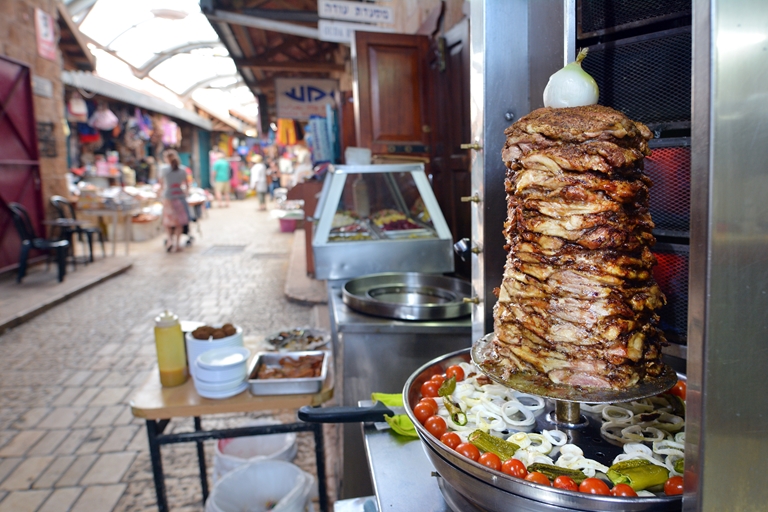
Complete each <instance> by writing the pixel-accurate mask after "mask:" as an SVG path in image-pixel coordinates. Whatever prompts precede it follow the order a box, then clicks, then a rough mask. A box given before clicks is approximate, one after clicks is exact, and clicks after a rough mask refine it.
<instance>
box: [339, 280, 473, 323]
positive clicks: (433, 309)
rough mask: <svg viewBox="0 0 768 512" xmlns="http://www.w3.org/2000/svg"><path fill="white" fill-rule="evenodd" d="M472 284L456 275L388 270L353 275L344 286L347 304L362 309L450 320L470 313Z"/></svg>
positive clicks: (385, 314) (392, 315)
mask: <svg viewBox="0 0 768 512" xmlns="http://www.w3.org/2000/svg"><path fill="white" fill-rule="evenodd" d="M471 293H472V286H471V285H470V284H469V283H468V282H467V281H462V280H461V279H456V278H453V277H445V276H441V275H435V274H421V273H418V272H403V273H385V274H373V275H369V276H363V277H358V278H355V279H351V280H349V281H347V283H346V284H344V286H343V288H342V300H343V302H344V304H346V305H347V306H349V307H350V308H352V309H354V310H356V311H359V312H361V313H367V314H369V315H375V316H382V317H385V318H393V319H397V320H446V319H449V318H457V317H460V316H465V315H469V314H470V313H471V312H472V309H471V304H469V303H467V302H464V298H468V297H470V295H471Z"/></svg>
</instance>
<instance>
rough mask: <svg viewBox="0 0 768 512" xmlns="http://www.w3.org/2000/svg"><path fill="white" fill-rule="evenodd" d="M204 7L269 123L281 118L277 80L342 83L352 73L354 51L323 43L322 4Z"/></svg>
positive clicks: (215, 2) (281, 1)
mask: <svg viewBox="0 0 768 512" xmlns="http://www.w3.org/2000/svg"><path fill="white" fill-rule="evenodd" d="M201 5H202V8H203V12H204V13H205V15H206V16H207V17H208V20H209V21H210V24H211V25H212V26H213V29H214V30H215V31H216V33H217V34H218V35H219V38H220V40H221V42H222V43H223V44H224V46H225V47H226V48H227V50H228V52H229V54H230V55H231V56H232V57H233V59H234V63H235V65H236V66H237V69H238V70H239V72H240V74H241V75H242V77H243V79H244V80H245V83H246V84H247V86H248V87H249V88H250V90H251V92H253V94H255V95H256V96H257V97H258V98H259V104H260V105H261V107H262V108H264V109H265V111H266V112H267V113H268V116H266V117H268V118H269V119H270V120H274V119H275V118H276V117H277V116H276V104H277V101H276V94H275V79H276V78H324V79H327V78H331V79H339V78H340V77H341V76H342V75H343V74H345V73H346V72H347V70H346V67H345V66H346V65H347V62H348V61H349V47H348V46H345V45H342V44H339V43H338V42H331V41H326V40H321V34H320V30H319V28H318V27H319V25H320V17H319V15H318V2H317V0H248V1H242V0H201ZM372 28H375V27H372Z"/></svg>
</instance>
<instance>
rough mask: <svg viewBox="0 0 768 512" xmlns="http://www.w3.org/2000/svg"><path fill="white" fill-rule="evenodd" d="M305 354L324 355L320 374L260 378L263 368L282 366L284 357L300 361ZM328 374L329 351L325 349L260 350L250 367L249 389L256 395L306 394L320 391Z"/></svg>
mask: <svg viewBox="0 0 768 512" xmlns="http://www.w3.org/2000/svg"><path fill="white" fill-rule="evenodd" d="M305 356H312V357H318V356H319V357H322V362H321V363H320V375H317V376H314V377H300V378H258V375H259V372H260V371H261V370H262V368H280V367H282V365H281V360H283V359H284V358H288V359H292V360H294V361H298V360H299V358H301V357H305ZM327 374H328V353H327V352H325V351H323V350H307V351H302V352H278V353H276V352H259V353H258V354H256V357H254V358H253V361H252V362H251V366H250V367H249V368H248V389H250V391H251V393H252V394H254V395H304V394H314V393H319V392H320V390H321V389H322V388H323V382H325V378H326V375H327Z"/></svg>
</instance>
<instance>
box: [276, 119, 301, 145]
mask: <svg viewBox="0 0 768 512" xmlns="http://www.w3.org/2000/svg"><path fill="white" fill-rule="evenodd" d="M296 140H297V139H296V122H295V121H294V120H293V119H278V120H277V143H278V144H279V145H281V146H293V145H294V144H296Z"/></svg>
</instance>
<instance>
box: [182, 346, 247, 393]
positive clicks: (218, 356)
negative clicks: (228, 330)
mask: <svg viewBox="0 0 768 512" xmlns="http://www.w3.org/2000/svg"><path fill="white" fill-rule="evenodd" d="M250 355H251V353H250V351H249V350H248V349H247V348H243V347H222V348H215V349H213V350H208V351H206V352H203V353H202V354H200V355H199V356H198V357H197V359H195V362H194V364H193V366H194V371H193V372H192V378H193V379H194V382H195V389H196V390H197V394H198V395H200V396H202V397H204V398H229V397H231V396H234V395H237V394H239V393H242V392H243V391H245V390H246V388H247V387H248V381H247V380H246V376H247V375H246V374H247V373H248V369H247V365H248V356H250Z"/></svg>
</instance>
